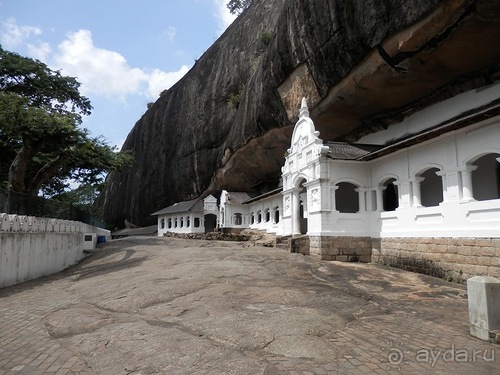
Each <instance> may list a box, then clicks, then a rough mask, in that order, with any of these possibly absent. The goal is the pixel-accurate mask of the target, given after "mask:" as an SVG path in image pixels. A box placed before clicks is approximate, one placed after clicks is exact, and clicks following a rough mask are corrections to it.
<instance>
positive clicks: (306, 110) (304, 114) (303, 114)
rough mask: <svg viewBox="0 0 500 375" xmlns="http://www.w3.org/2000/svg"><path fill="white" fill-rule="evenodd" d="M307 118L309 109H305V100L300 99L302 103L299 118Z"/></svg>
mask: <svg viewBox="0 0 500 375" xmlns="http://www.w3.org/2000/svg"><path fill="white" fill-rule="evenodd" d="M303 117H309V108H308V107H307V100H306V98H305V97H304V98H302V103H301V105H300V112H299V118H303Z"/></svg>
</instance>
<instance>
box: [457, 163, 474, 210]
mask: <svg viewBox="0 0 500 375" xmlns="http://www.w3.org/2000/svg"><path fill="white" fill-rule="evenodd" d="M476 169H477V167H476V166H475V165H468V166H467V167H466V168H465V169H463V170H461V171H460V176H461V178H462V201H473V200H474V194H473V191H472V172H473V171H475V170H476Z"/></svg>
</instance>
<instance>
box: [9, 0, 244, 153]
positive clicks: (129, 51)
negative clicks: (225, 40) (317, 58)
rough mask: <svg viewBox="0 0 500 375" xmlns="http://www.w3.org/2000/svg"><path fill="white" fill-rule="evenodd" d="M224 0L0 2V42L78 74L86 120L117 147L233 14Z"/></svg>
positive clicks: (232, 17) (49, 64) (226, 24)
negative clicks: (87, 111)
mask: <svg viewBox="0 0 500 375" xmlns="http://www.w3.org/2000/svg"><path fill="white" fill-rule="evenodd" d="M226 3H227V0H177V1H176V0H142V1H134V0H130V1H123V0H120V1H117V0H87V1H77V0H0V44H2V46H3V48H4V49H6V50H9V51H13V52H17V53H19V54H20V55H23V56H29V57H32V58H36V59H39V60H41V61H43V62H44V63H46V64H47V65H48V66H49V67H50V68H52V69H54V70H61V73H62V74H63V75H67V76H72V77H76V78H77V79H78V81H79V82H80V83H82V86H81V92H82V94H83V95H85V96H87V97H89V98H90V100H91V102H92V106H93V107H94V109H93V111H92V115H91V116H89V117H87V118H85V120H84V123H83V126H84V127H86V128H88V129H89V130H90V131H91V133H92V135H93V136H98V135H103V136H104V137H105V138H106V139H107V140H108V143H109V144H110V145H117V146H119V147H121V145H122V144H123V142H124V140H125V138H126V137H127V134H128V133H129V131H130V130H131V129H132V127H133V126H134V124H135V122H136V121H137V120H139V118H140V117H141V115H142V114H143V113H144V112H145V111H146V108H147V103H148V102H152V101H155V100H156V99H157V98H158V95H159V93H160V92H161V91H163V90H165V89H167V88H169V87H170V86H172V85H173V84H174V83H175V82H177V81H178V80H179V79H180V78H181V77H182V76H183V75H184V74H185V73H186V72H187V71H188V70H189V69H190V68H191V67H192V66H193V64H194V62H195V60H196V59H198V58H199V57H200V56H201V55H202V54H203V53H204V52H205V51H206V50H207V49H208V48H209V47H210V46H211V45H212V44H213V43H214V42H215V40H216V39H217V38H218V37H219V36H220V35H221V34H222V32H223V31H224V30H225V29H226V28H227V26H228V25H229V24H230V23H231V22H232V21H233V20H234V16H232V15H230V14H229V12H228V11H227V8H226Z"/></svg>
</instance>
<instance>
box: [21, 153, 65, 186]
mask: <svg viewBox="0 0 500 375" xmlns="http://www.w3.org/2000/svg"><path fill="white" fill-rule="evenodd" d="M65 161H66V157H64V156H63V155H57V156H56V157H55V158H54V159H52V160H50V161H49V162H48V163H47V164H45V165H44V166H43V167H42V168H40V170H39V171H38V172H37V173H36V175H35V177H33V178H32V179H31V180H30V182H29V184H28V186H27V187H26V192H27V193H28V194H30V195H36V194H38V191H39V190H40V188H41V187H42V185H43V184H44V183H46V182H47V181H49V180H50V179H51V178H52V177H53V176H55V175H56V174H57V170H58V169H59V168H61V166H62V165H63V164H64V163H65Z"/></svg>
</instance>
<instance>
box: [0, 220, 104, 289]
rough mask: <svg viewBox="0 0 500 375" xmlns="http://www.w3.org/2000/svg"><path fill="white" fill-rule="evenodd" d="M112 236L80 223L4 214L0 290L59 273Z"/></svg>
mask: <svg viewBox="0 0 500 375" xmlns="http://www.w3.org/2000/svg"><path fill="white" fill-rule="evenodd" d="M99 236H102V237H105V238H106V239H107V240H109V239H110V238H111V235H110V232H109V231H108V230H105V229H101V228H97V227H93V226H90V225H87V224H84V223H81V222H78V221H68V220H59V219H46V218H37V217H33V216H18V215H8V214H4V213H0V288H2V287H6V286H9V285H14V284H17V283H20V282H23V281H27V280H31V279H35V278H37V277H41V276H46V275H50V274H53V273H56V272H59V271H61V270H63V269H65V268H67V267H69V266H71V265H73V264H75V263H77V262H78V261H80V260H81V259H82V258H83V256H84V254H83V250H84V249H85V250H89V249H93V248H95V246H96V243H97V237H99Z"/></svg>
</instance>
